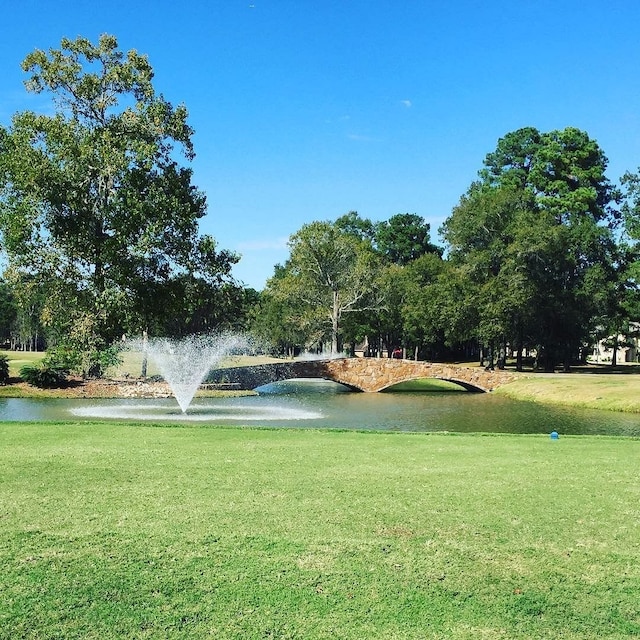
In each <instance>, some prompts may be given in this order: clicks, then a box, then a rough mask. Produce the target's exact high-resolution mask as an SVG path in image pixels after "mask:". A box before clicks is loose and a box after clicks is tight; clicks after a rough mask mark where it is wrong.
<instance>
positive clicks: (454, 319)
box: [256, 127, 640, 371]
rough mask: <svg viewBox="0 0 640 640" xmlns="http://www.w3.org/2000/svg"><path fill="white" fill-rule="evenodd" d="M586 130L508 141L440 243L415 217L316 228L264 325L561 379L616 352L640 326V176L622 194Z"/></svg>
mask: <svg viewBox="0 0 640 640" xmlns="http://www.w3.org/2000/svg"><path fill="white" fill-rule="evenodd" d="M606 167H607V159H606V157H605V155H604V153H603V151H602V150H601V149H600V148H599V146H598V144H597V143H596V142H595V141H594V140H592V139H590V138H589V136H588V135H587V134H586V133H585V132H583V131H580V130H578V129H575V128H571V127H569V128H566V129H563V130H559V131H551V132H547V133H545V132H540V131H538V130H537V129H535V128H533V127H526V128H522V129H519V130H517V131H514V132H511V133H508V134H507V135H505V136H504V137H503V138H501V139H500V140H499V141H498V144H497V147H496V149H495V151H493V152H491V153H489V154H487V156H486V158H485V160H484V163H483V166H482V168H481V169H480V171H479V173H478V179H477V180H475V181H474V182H473V183H472V184H471V185H470V186H469V188H468V189H467V191H466V193H464V194H463V195H462V197H461V198H460V201H459V203H458V204H457V205H456V206H455V207H454V208H453V211H452V213H451V215H450V216H449V217H448V218H447V219H446V220H445V222H444V224H443V225H442V227H441V229H440V230H439V231H440V236H441V239H442V241H443V246H442V248H439V247H437V246H435V245H433V244H432V243H431V242H430V239H429V234H430V228H429V225H428V224H427V223H426V222H425V221H424V220H423V219H422V218H420V217H419V216H417V215H416V214H399V215H395V216H392V217H391V218H390V219H389V220H388V221H385V222H381V223H375V224H374V223H372V222H371V221H370V220H367V219H366V218H361V217H360V216H359V215H358V214H357V213H355V212H351V213H349V214H347V215H345V216H342V217H341V218H338V219H337V220H336V221H335V222H313V223H311V224H307V225H304V226H303V227H302V229H300V231H298V232H297V233H296V234H294V235H293V236H292V237H291V239H290V242H289V247H290V257H289V259H288V260H287V261H286V263H285V264H284V265H281V266H278V267H277V268H276V271H275V274H274V276H273V277H272V278H271V279H270V280H269V281H268V283H267V287H266V290H265V291H264V293H263V295H262V298H261V301H260V306H259V310H258V312H257V314H256V318H257V322H258V325H259V326H260V327H261V328H262V330H263V333H264V335H265V336H270V337H271V339H272V340H274V341H275V342H276V343H277V344H278V345H279V348H280V349H281V350H282V351H287V352H291V351H292V350H293V349H295V348H298V347H300V346H301V345H304V347H305V348H309V347H311V348H313V347H314V346H315V348H318V346H319V345H320V344H323V345H326V344H330V345H331V346H330V350H331V351H335V350H336V349H339V348H344V347H346V348H347V350H353V348H354V345H355V344H357V343H362V342H363V341H365V342H366V344H367V345H368V346H369V349H370V350H371V351H372V353H373V354H374V355H375V354H378V353H380V351H386V353H387V354H388V355H390V354H391V352H392V350H393V349H396V348H401V349H402V352H403V354H404V355H405V356H406V355H407V354H408V355H409V356H410V357H414V358H429V359H441V358H447V357H470V356H476V355H479V356H480V358H481V359H485V358H486V359H487V360H488V366H493V364H494V362H498V363H500V362H504V358H505V355H506V354H507V353H513V354H515V358H516V367H517V368H518V369H522V367H523V362H524V358H525V357H526V355H527V354H532V355H533V356H534V357H535V364H536V366H538V367H540V368H542V369H544V370H547V371H552V370H554V368H555V367H556V366H558V365H563V366H564V367H565V368H567V369H568V368H569V367H570V366H571V364H572V363H574V362H580V361H584V360H585V359H586V357H587V355H588V353H589V351H590V349H591V348H592V346H593V344H594V341H596V340H598V339H608V340H609V342H610V345H611V346H612V347H613V348H614V359H615V353H616V350H617V348H618V347H619V346H620V344H621V343H623V342H624V341H625V340H627V339H628V338H632V337H634V336H635V335H636V332H637V327H638V324H637V323H638V321H639V319H640V315H639V313H640V297H639V288H638V268H639V265H640V261H639V255H638V240H639V239H640V236H639V232H640V224H639V223H640V218H639V214H640V177H639V176H638V174H633V173H627V174H625V176H623V178H622V180H621V182H620V185H619V186H616V185H613V184H612V183H611V182H610V181H609V179H608V178H607V177H606V175H605V171H606Z"/></svg>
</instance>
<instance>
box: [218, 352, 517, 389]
mask: <svg viewBox="0 0 640 640" xmlns="http://www.w3.org/2000/svg"><path fill="white" fill-rule="evenodd" d="M515 377H516V376H515V375H514V374H513V373H511V372H509V371H504V370H502V371H501V370H494V371H485V370H484V369H483V368H481V367H463V366H458V365H454V364H441V363H437V362H421V361H414V360H394V359H389V358H340V359H335V360H296V361H293V362H282V363H280V362H278V363H275V364H266V365H255V366H248V367H232V368H228V369H217V370H215V371H212V372H211V374H210V376H209V380H211V381H217V382H222V381H224V382H232V383H236V384H238V385H239V386H240V387H241V388H243V389H255V388H256V387H260V386H262V385H264V384H268V383H269V382H277V381H278V380H289V379H292V378H323V379H325V380H333V381H334V382H339V383H341V384H344V385H347V386H348V387H351V388H352V389H357V390H359V391H365V392H377V391H382V390H383V389H386V388H388V387H391V386H393V385H395V384H398V383H400V382H406V381H408V380H416V379H418V378H437V379H439V380H448V381H450V382H454V383H456V384H459V385H460V386H462V387H464V388H465V389H468V390H470V391H485V392H488V391H493V389H496V388H497V387H499V386H501V385H503V384H507V383H508V382H511V381H512V380H514V379H515Z"/></svg>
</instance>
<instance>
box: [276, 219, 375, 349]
mask: <svg viewBox="0 0 640 640" xmlns="http://www.w3.org/2000/svg"><path fill="white" fill-rule="evenodd" d="M289 248H290V257H289V260H288V261H287V263H286V264H285V265H284V267H282V271H281V272H280V273H279V274H278V277H274V278H272V279H271V280H269V282H268V283H267V291H268V293H269V295H273V296H274V297H275V299H276V300H278V299H279V300H293V301H295V309H296V310H297V311H298V313H300V311H301V309H302V310H304V314H303V316H304V318H305V320H306V322H307V324H308V326H309V329H310V330H311V329H312V327H316V328H319V327H321V328H322V333H323V334H328V335H329V336H330V341H331V351H332V353H336V352H337V351H338V350H339V339H340V332H341V320H342V317H343V315H344V314H345V313H349V312H355V311H362V310H364V309H369V308H375V307H377V306H378V298H377V296H376V287H375V281H376V274H377V272H378V269H379V263H378V259H377V257H376V255H375V254H374V253H373V251H372V250H371V246H370V244H369V243H367V242H366V241H364V240H362V239H360V238H359V237H357V236H356V235H354V234H353V233H350V232H347V231H343V230H342V229H340V228H339V227H337V226H336V225H335V224H333V223H331V222H312V223H310V224H306V225H304V226H303V227H302V228H301V229H300V230H299V231H298V232H296V233H295V234H293V235H292V236H291V238H290V239H289Z"/></svg>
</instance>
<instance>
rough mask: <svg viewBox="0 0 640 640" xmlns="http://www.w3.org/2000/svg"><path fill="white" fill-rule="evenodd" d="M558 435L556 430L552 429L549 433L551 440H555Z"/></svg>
mask: <svg viewBox="0 0 640 640" xmlns="http://www.w3.org/2000/svg"><path fill="white" fill-rule="evenodd" d="M559 437H560V436H559V435H558V432H557V431H552V432H551V434H550V438H551V439H552V440H557V439H558V438H559Z"/></svg>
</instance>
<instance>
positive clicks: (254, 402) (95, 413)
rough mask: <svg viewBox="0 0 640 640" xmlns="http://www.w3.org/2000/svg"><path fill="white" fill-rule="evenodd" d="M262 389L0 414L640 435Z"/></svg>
mask: <svg viewBox="0 0 640 640" xmlns="http://www.w3.org/2000/svg"><path fill="white" fill-rule="evenodd" d="M259 392H260V393H259V395H252V396H243V397H235V398H231V397H225V398H196V399H195V400H194V401H193V403H192V405H191V406H190V408H189V411H188V413H187V414H183V413H182V412H181V411H180V409H179V408H178V406H177V403H176V401H175V400H174V399H167V400H104V399H100V400H86V399H81V400H69V399H65V400H50V399H47V400H40V399H38V400H36V399H24V398H15V399H14V398H4V399H0V420H13V421H17V420H20V421H60V420H96V419H98V420H130V421H151V422H178V423H182V422H190V423H196V424H203V425H204V424H217V425H238V426H239V425H250V426H260V427H295V428H323V429H327V428H328V429H354V430H355V429H359V430H378V431H422V432H425V431H453V432H486V433H529V434H549V433H550V432H551V431H557V432H559V433H560V434H561V435H562V434H565V435H577V434H583V435H619V436H635V437H640V416H638V415H636V414H626V413H615V412H609V411H598V410H588V409H576V408H571V407H560V406H545V405H541V404H536V403H531V402H522V401H516V400H512V399H509V398H504V397H502V396H499V395H493V394H478V393H469V392H464V391H463V392H460V391H450V392H446V391H438V392H397V393H353V392H350V391H348V390H347V389H346V388H345V387H342V386H341V385H338V384H335V383H332V382H326V381H319V380H314V381H311V380H308V381H301V380H296V381H286V382H279V383H276V384H272V385H268V386H265V387H261V388H260V390H259Z"/></svg>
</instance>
